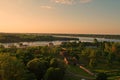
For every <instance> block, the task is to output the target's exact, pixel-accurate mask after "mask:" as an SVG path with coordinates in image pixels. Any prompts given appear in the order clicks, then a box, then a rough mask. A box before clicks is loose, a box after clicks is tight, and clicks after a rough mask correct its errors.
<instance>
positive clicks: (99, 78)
mask: <svg viewBox="0 0 120 80" xmlns="http://www.w3.org/2000/svg"><path fill="white" fill-rule="evenodd" d="M107 77H108V76H107V74H105V73H98V74H97V77H96V80H107Z"/></svg>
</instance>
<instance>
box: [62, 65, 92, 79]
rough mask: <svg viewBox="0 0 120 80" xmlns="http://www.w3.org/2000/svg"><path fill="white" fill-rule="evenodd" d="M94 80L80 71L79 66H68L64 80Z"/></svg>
mask: <svg viewBox="0 0 120 80" xmlns="http://www.w3.org/2000/svg"><path fill="white" fill-rule="evenodd" d="M82 78H84V79H87V80H93V79H94V76H91V75H89V74H88V73H87V72H85V71H83V70H82V69H80V68H79V67H78V66H72V65H68V66H67V70H66V74H65V77H64V80H81V79H82Z"/></svg>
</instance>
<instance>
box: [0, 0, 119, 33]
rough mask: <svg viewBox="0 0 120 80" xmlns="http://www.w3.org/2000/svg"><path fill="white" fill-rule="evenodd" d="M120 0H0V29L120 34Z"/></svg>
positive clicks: (3, 30) (10, 30)
mask: <svg viewBox="0 0 120 80" xmlns="http://www.w3.org/2000/svg"><path fill="white" fill-rule="evenodd" d="M119 4H120V0H0V32H5V33H67V34H69V33H70V34H120V5H119Z"/></svg>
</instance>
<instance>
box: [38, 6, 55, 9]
mask: <svg viewBox="0 0 120 80" xmlns="http://www.w3.org/2000/svg"><path fill="white" fill-rule="evenodd" d="M40 8H42V9H53V7H52V6H40Z"/></svg>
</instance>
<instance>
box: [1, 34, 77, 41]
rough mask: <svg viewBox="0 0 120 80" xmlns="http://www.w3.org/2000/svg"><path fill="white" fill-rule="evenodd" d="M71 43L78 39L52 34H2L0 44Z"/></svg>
mask: <svg viewBox="0 0 120 80" xmlns="http://www.w3.org/2000/svg"><path fill="white" fill-rule="evenodd" d="M57 40H58V41H69V40H79V39H78V38H66V37H54V36H52V35H50V34H32V33H31V34H24V33H21V34H20V33H1V34H0V43H14V42H35V41H57Z"/></svg>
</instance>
